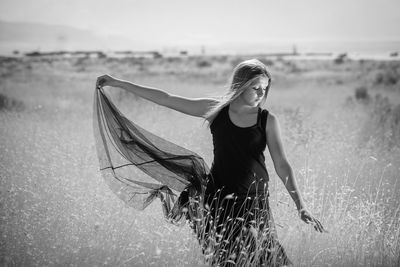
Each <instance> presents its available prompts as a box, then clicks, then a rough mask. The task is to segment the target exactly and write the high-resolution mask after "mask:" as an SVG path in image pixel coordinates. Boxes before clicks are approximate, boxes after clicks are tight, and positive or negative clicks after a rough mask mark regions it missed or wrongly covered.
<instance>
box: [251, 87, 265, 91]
mask: <svg viewBox="0 0 400 267" xmlns="http://www.w3.org/2000/svg"><path fill="white" fill-rule="evenodd" d="M253 90H254V91H257V92H259V91H260V90H262V91H264V92H266V91H267V87H265V88H261V87H259V88H256V87H253Z"/></svg>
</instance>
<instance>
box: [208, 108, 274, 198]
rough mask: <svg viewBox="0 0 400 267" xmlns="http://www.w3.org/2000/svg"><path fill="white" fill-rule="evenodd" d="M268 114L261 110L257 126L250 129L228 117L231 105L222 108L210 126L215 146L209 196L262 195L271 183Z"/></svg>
mask: <svg viewBox="0 0 400 267" xmlns="http://www.w3.org/2000/svg"><path fill="white" fill-rule="evenodd" d="M267 117H268V111H267V110H262V109H261V108H259V109H258V114H257V123H256V124H255V125H253V126H250V127H239V126H236V125H235V124H234V123H233V122H232V121H231V119H230V117H229V105H228V106H226V107H224V108H223V109H221V111H220V112H219V114H218V115H217V116H216V118H215V119H214V121H213V122H212V124H211V125H210V129H211V134H212V137H213V145H214V161H213V163H212V166H211V171H210V174H211V177H210V180H209V183H208V186H207V191H206V192H208V193H212V192H216V190H218V189H222V190H223V194H224V195H225V194H231V193H235V194H236V195H238V196H244V197H245V196H247V195H249V196H252V195H256V194H257V195H261V194H263V193H264V192H266V189H267V183H268V180H269V176H268V172H267V169H266V167H265V157H264V150H265V148H266V144H267V140H266V134H265V126H266V122H267Z"/></svg>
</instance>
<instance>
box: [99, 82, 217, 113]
mask: <svg viewBox="0 0 400 267" xmlns="http://www.w3.org/2000/svg"><path fill="white" fill-rule="evenodd" d="M96 86H97V87H103V86H112V87H119V88H122V89H125V90H127V91H128V92H131V93H133V94H135V95H137V96H139V97H142V98H144V99H147V100H150V101H152V102H154V103H156V104H159V105H162V106H165V107H168V108H171V109H174V110H176V111H179V112H182V113H185V114H188V115H191V116H195V117H203V118H204V116H205V114H207V112H208V111H209V110H210V108H212V107H213V106H214V105H215V104H216V103H217V100H215V99H212V98H187V97H182V96H178V95H172V94H169V93H168V92H165V91H164V90H161V89H157V88H152V87H147V86H142V85H137V84H134V83H132V82H129V81H124V80H120V79H116V78H114V77H112V76H110V75H102V76H100V77H98V78H97V82H96Z"/></svg>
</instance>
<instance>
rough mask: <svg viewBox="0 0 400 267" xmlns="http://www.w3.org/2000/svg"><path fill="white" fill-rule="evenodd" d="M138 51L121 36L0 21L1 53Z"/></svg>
mask: <svg viewBox="0 0 400 267" xmlns="http://www.w3.org/2000/svg"><path fill="white" fill-rule="evenodd" d="M119 49H124V50H138V47H137V46H136V45H135V44H134V42H133V41H132V40H130V39H128V38H125V37H123V36H101V35H98V34H96V33H94V32H91V31H88V30H82V29H78V28H74V27H70V26H62V25H47V24H40V23H26V22H5V21H0V54H11V53H12V52H13V51H15V50H18V51H20V52H31V51H41V52H45V51H58V50H68V51H75V50H119Z"/></svg>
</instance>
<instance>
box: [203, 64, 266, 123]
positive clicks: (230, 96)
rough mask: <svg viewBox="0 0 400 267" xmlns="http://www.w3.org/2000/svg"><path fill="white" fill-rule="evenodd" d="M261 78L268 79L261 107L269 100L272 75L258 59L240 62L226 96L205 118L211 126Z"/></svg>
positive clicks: (234, 71)
mask: <svg viewBox="0 0 400 267" xmlns="http://www.w3.org/2000/svg"><path fill="white" fill-rule="evenodd" d="M260 76H264V77H267V78H268V86H267V89H266V93H265V94H264V97H263V99H262V101H261V102H260V104H259V106H261V105H262V104H264V103H265V101H266V99H267V93H268V91H269V88H270V86H271V75H270V73H269V72H268V70H267V67H266V66H265V65H264V63H262V62H261V61H259V60H258V59H249V60H245V61H243V62H240V63H239V64H238V65H237V66H236V67H235V69H234V70H233V74H232V78H231V84H230V87H229V89H228V91H227V92H226V94H225V95H223V96H222V98H221V99H220V101H219V102H218V103H217V104H215V105H214V106H213V107H211V109H210V110H209V111H208V112H207V113H206V115H205V118H206V120H207V121H208V123H209V125H211V123H212V122H213V120H214V119H215V117H216V116H217V115H218V113H219V112H220V111H221V109H223V108H224V107H226V106H227V105H229V104H230V103H231V102H232V101H233V100H235V99H236V98H237V97H239V96H240V95H241V94H242V93H243V92H244V90H245V89H246V88H248V86H249V85H250V84H251V83H252V82H253V81H254V80H255V79H256V78H258V77H260Z"/></svg>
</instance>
